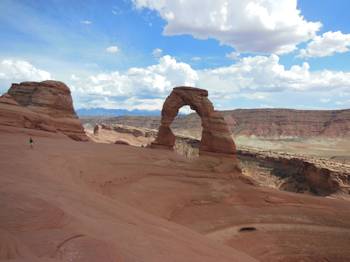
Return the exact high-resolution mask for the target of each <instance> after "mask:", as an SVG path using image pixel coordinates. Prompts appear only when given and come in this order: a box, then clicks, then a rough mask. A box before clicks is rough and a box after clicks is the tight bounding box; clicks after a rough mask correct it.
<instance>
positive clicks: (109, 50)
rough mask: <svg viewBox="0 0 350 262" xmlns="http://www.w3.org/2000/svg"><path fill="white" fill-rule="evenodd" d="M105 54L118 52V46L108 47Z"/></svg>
mask: <svg viewBox="0 0 350 262" xmlns="http://www.w3.org/2000/svg"><path fill="white" fill-rule="evenodd" d="M106 52H108V53H111V54H116V53H118V52H119V47H118V46H115V45H114V46H109V47H107V48H106Z"/></svg>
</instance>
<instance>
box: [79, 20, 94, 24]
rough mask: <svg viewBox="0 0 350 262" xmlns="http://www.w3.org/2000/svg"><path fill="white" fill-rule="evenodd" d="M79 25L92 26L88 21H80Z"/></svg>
mask: <svg viewBox="0 0 350 262" xmlns="http://www.w3.org/2000/svg"><path fill="white" fill-rule="evenodd" d="M80 23H81V24H83V25H91V24H92V22H91V21H90V20H82V21H80Z"/></svg>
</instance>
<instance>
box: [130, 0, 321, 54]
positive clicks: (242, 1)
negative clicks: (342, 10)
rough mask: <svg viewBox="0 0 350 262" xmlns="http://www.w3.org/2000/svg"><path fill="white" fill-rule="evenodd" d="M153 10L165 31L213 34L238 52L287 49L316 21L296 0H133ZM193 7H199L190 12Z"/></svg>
mask: <svg viewBox="0 0 350 262" xmlns="http://www.w3.org/2000/svg"><path fill="white" fill-rule="evenodd" d="M133 2H134V5H135V6H136V8H139V9H142V8H148V9H150V10H155V11H157V12H158V13H159V14H160V16H161V17H162V18H163V19H164V20H165V21H166V22H167V25H166V26H165V28H164V32H163V33H164V34H165V35H183V34H190V35H192V36H193V37H195V38H197V39H208V38H214V39H217V40H218V41H220V43H222V44H226V45H229V46H232V47H234V48H235V49H236V50H237V51H238V52H263V53H288V52H291V51H293V50H295V49H296V45H297V44H299V43H301V42H304V41H308V40H310V39H312V38H313V37H314V36H315V34H316V32H317V31H318V30H319V29H320V27H321V23H320V22H309V21H307V20H305V19H304V17H303V16H302V15H301V13H300V10H298V9H297V0H278V1H276V0H231V1H228V0H216V1H212V0H186V1H183V0H133ZM193 10H200V12H196V15H193Z"/></svg>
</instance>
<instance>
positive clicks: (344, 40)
mask: <svg viewBox="0 0 350 262" xmlns="http://www.w3.org/2000/svg"><path fill="white" fill-rule="evenodd" d="M349 51H350V34H343V33H342V32H340V31H337V32H326V33H324V34H323V35H322V36H316V37H315V38H314V39H313V40H312V41H311V42H310V43H308V45H307V47H306V48H305V49H302V50H300V54H299V56H300V57H325V56H331V55H334V54H335V53H345V52H349Z"/></svg>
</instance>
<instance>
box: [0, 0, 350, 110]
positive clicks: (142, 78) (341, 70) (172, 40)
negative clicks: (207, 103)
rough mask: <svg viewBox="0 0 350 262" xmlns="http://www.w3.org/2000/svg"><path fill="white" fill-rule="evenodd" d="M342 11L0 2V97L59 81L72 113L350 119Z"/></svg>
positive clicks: (309, 2) (236, 2) (235, 2)
mask: <svg viewBox="0 0 350 262" xmlns="http://www.w3.org/2000/svg"><path fill="white" fill-rule="evenodd" d="M349 9H350V2H349V1H347V0H333V1H330V0H322V1H316V0H300V1H296V0H280V1H274V0H264V1H262V0H217V1H211V0H188V1H180V0H162V1H160V0H115V1H108V0H105V1H97V0H95V1H92V0H84V1H78V0H77V1H68V0H1V1H0V36H1V41H0V92H5V91H6V90H7V89H8V88H9V86H10V84H11V83H13V82H21V81H30V80H34V81H40V80H45V79H48V78H50V79H55V80H60V81H63V82H65V83H66V84H67V85H68V86H69V87H70V88H71V90H72V94H73V98H74V101H75V107H76V108H91V107H103V108H125V109H130V110H131V109H146V110H155V109H161V106H162V102H163V101H164V98H165V97H166V96H167V95H168V94H169V93H170V92H171V89H172V88H173V87H174V86H177V85H192V86H197V87H202V88H206V89H208V90H209V95H210V98H211V99H212V101H213V102H214V105H215V107H216V108H218V109H233V108H262V107H278V108H281V107H283V108H299V109H300V108H303V109H336V108H338V109H340V108H349V107H350V64H349V62H348V61H350V52H349V48H350V28H349V27H350V25H349V23H348V19H347V15H348V14H347V11H348V10H349Z"/></svg>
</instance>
